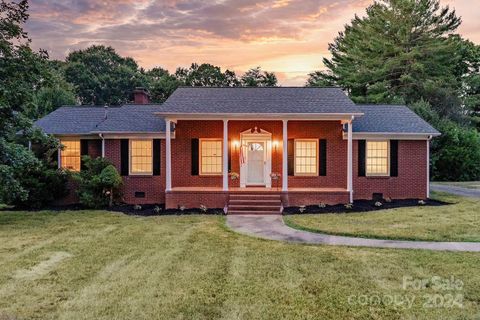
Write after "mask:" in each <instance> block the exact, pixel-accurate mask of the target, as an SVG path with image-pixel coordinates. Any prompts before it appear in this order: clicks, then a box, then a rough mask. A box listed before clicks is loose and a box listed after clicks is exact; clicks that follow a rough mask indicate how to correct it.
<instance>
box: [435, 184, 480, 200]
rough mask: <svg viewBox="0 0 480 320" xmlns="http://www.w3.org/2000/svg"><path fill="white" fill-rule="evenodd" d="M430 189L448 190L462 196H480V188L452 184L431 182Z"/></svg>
mask: <svg viewBox="0 0 480 320" xmlns="http://www.w3.org/2000/svg"><path fill="white" fill-rule="evenodd" d="M430 189H432V190H434V191H441V192H448V193H452V194H456V195H458V196H462V197H473V198H480V189H469V188H462V187H458V186H454V185H450V184H436V183H431V184H430Z"/></svg>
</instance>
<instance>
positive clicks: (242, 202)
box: [228, 193, 282, 214]
mask: <svg viewBox="0 0 480 320" xmlns="http://www.w3.org/2000/svg"><path fill="white" fill-rule="evenodd" d="M281 208H282V200H281V196H280V194H266V193H237V194H230V196H229V202H228V214H281Z"/></svg>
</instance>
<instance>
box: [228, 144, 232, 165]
mask: <svg viewBox="0 0 480 320" xmlns="http://www.w3.org/2000/svg"><path fill="white" fill-rule="evenodd" d="M231 145H232V144H231V143H230V139H229V140H228V172H230V171H232V148H231V147H230V146H231Z"/></svg>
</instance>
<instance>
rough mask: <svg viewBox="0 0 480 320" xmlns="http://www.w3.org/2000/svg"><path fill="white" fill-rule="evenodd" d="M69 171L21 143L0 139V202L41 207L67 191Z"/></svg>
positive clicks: (62, 195) (27, 206) (25, 206)
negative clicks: (61, 168)
mask: <svg viewBox="0 0 480 320" xmlns="http://www.w3.org/2000/svg"><path fill="white" fill-rule="evenodd" d="M67 180H68V173H67V172H64V171H63V170H58V169H56V167H55V165H54V164H52V163H50V162H48V161H47V159H44V160H40V159H38V158H37V157H35V154H34V153H33V152H31V151H29V150H28V149H27V148H25V147H24V146H22V145H20V144H16V143H13V142H6V141H5V140H3V139H0V202H2V203H6V204H10V205H14V206H17V207H24V208H41V207H44V206H46V205H49V204H51V203H52V202H53V201H54V200H56V199H58V198H61V197H64V196H65V195H66V194H67V188H66V184H67Z"/></svg>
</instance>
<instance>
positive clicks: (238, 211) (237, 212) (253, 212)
mask: <svg viewBox="0 0 480 320" xmlns="http://www.w3.org/2000/svg"><path fill="white" fill-rule="evenodd" d="M227 214H281V212H280V210H278V211H251V210H228V212H227Z"/></svg>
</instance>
